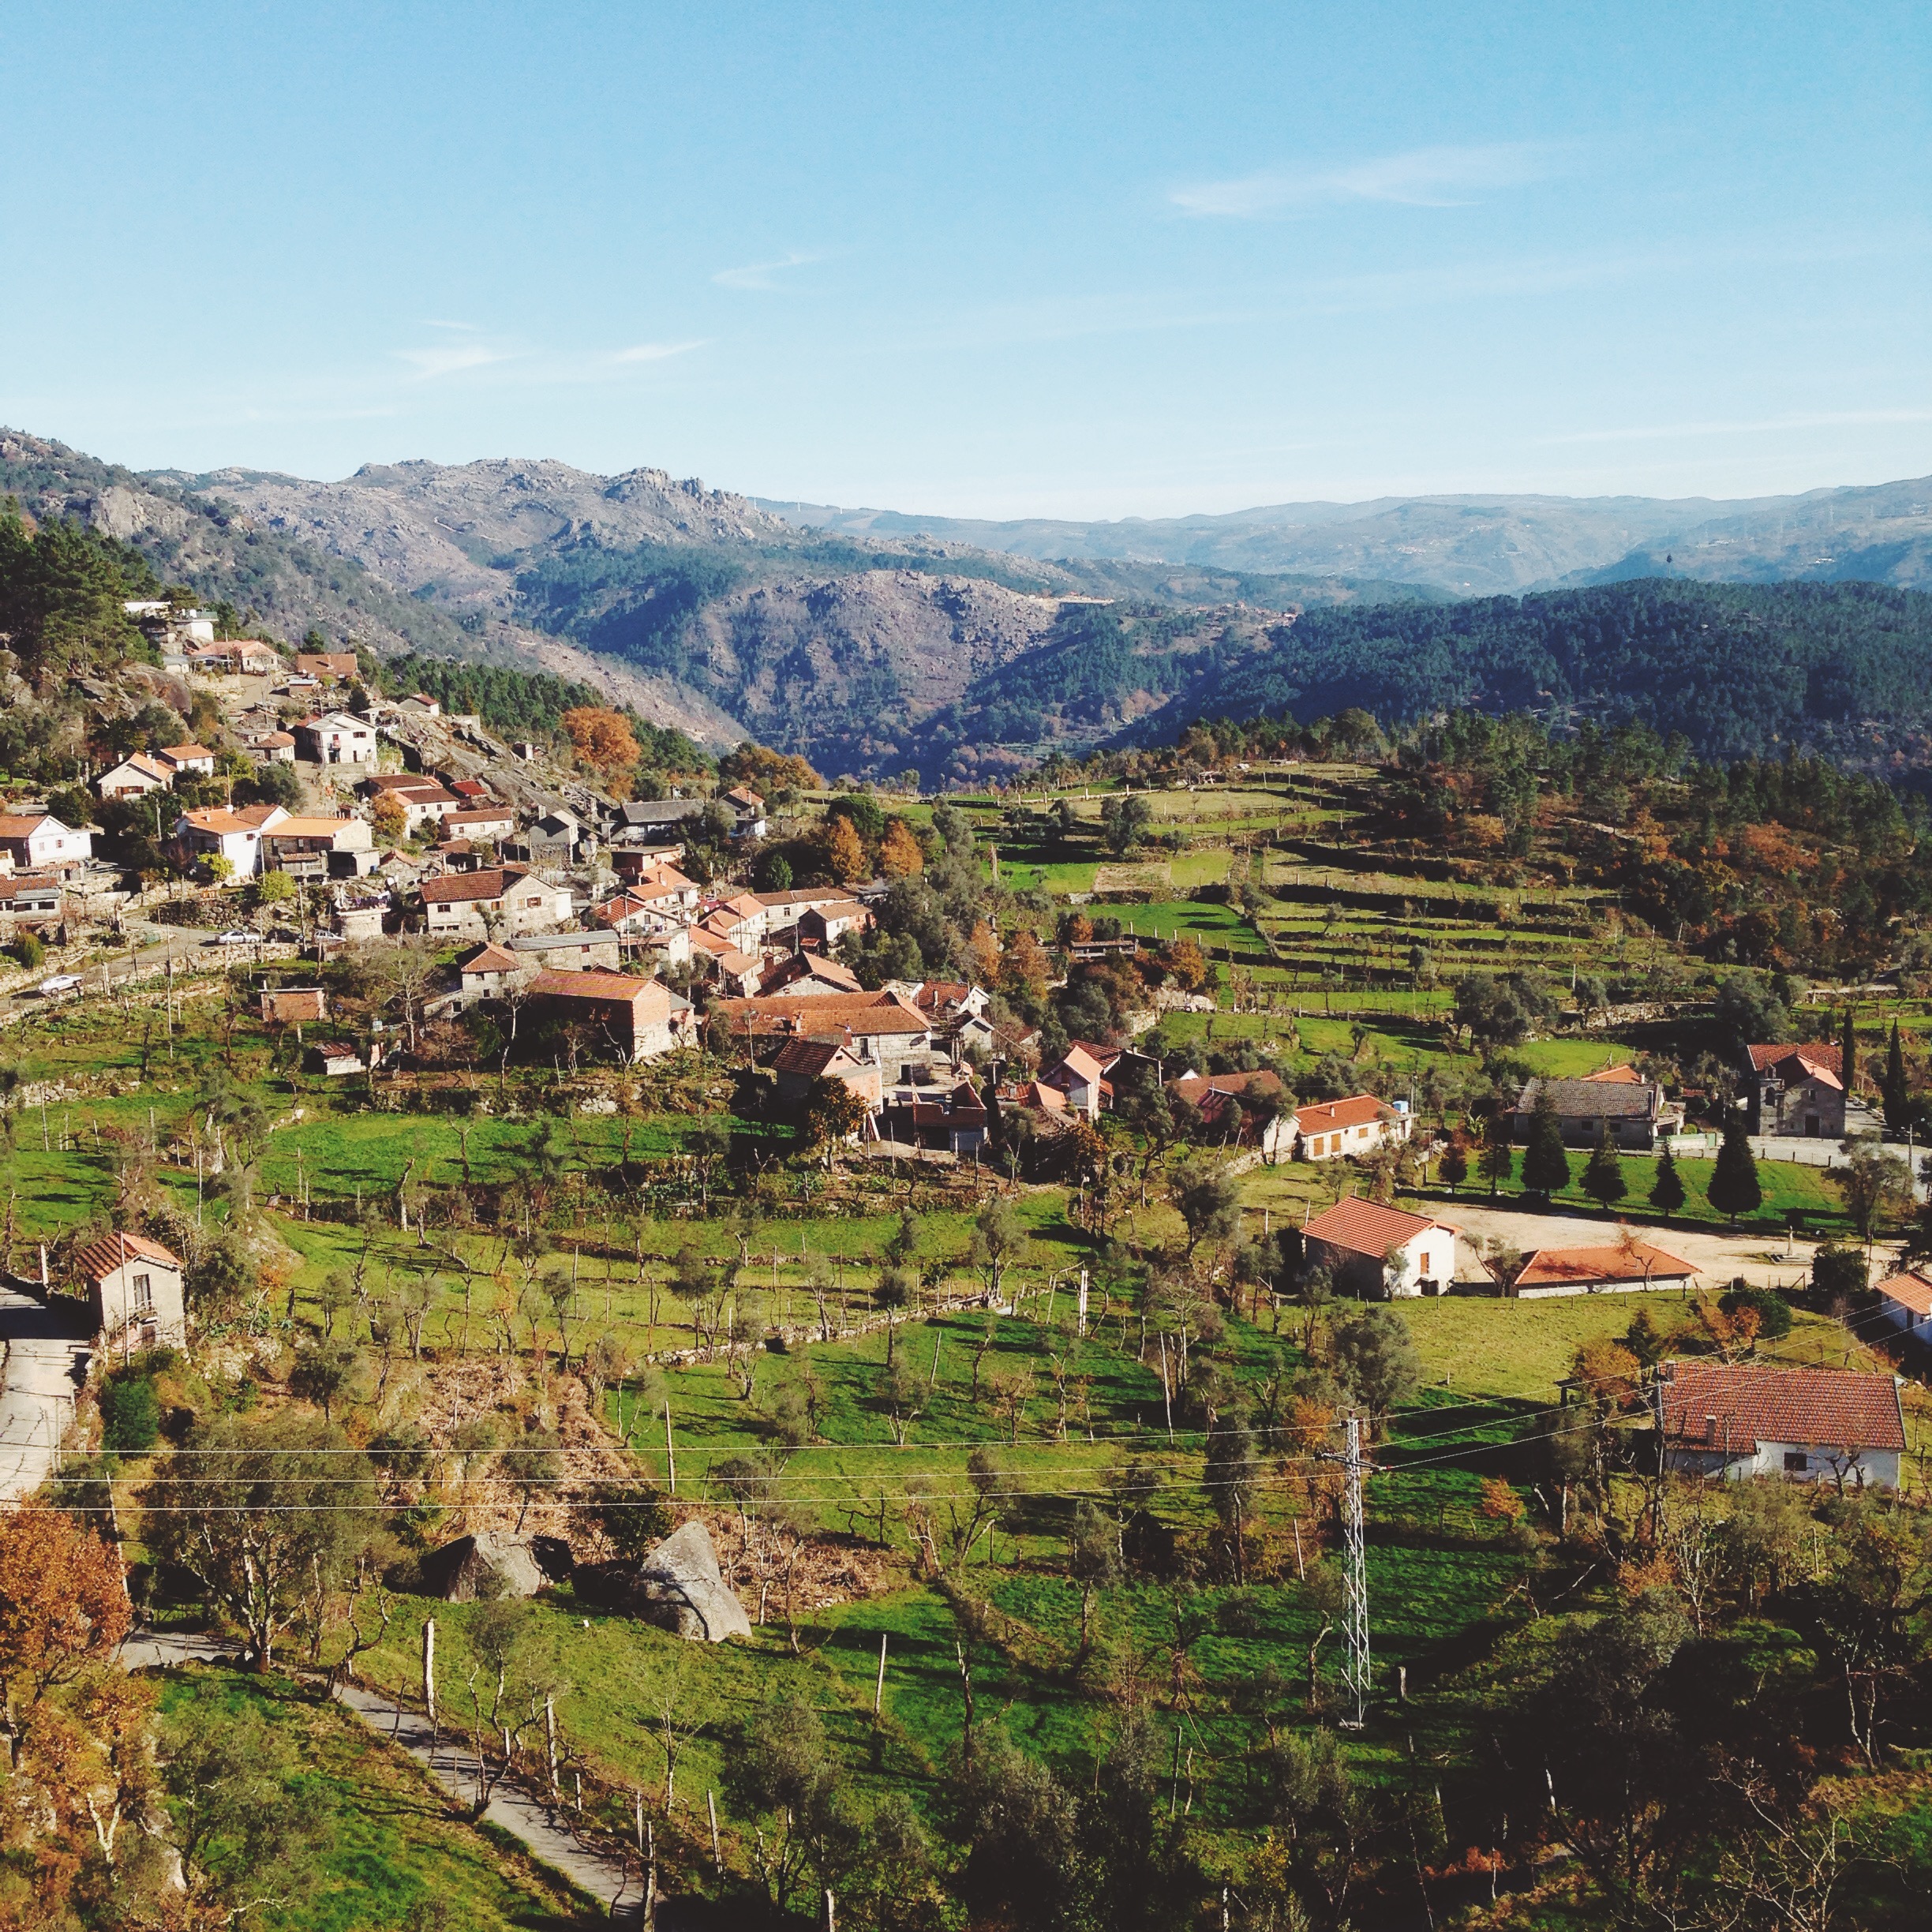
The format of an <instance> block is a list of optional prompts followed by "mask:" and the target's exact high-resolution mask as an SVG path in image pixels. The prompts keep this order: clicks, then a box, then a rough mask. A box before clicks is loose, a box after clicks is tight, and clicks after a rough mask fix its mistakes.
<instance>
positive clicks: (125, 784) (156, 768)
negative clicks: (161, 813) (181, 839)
mask: <svg viewBox="0 0 1932 1932" xmlns="http://www.w3.org/2000/svg"><path fill="white" fill-rule="evenodd" d="M290 742H291V743H292V742H293V740H291V741H290ZM173 783H174V773H173V771H172V770H171V769H170V768H169V767H168V766H166V765H163V763H162V762H161V761H160V759H159V758H155V757H153V756H151V755H150V754H148V752H145V751H137V752H135V753H134V754H133V756H132V757H130V758H123V759H122V761H121V762H120V763H119V764H118V765H117V766H114V768H113V769H112V770H110V771H104V772H103V773H101V775H100V776H99V777H98V778H96V779H95V781H94V795H95V797H96V798H104V799H118V798H145V797H146V796H148V793H149V792H165V791H166V790H167V788H168V787H169V786H170V785H171V784H173Z"/></svg>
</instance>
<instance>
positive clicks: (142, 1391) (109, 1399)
mask: <svg viewBox="0 0 1932 1932" xmlns="http://www.w3.org/2000/svg"><path fill="white" fill-rule="evenodd" d="M100 1411H101V1440H102V1442H103V1444H104V1445H105V1447H107V1448H109V1449H111V1450H113V1451H115V1452H116V1453H117V1454H118V1455H140V1453H141V1451H144V1450H147V1449H152V1447H154V1446H155V1442H156V1440H158V1439H159V1436H160V1434H161V1404H160V1402H159V1400H158V1399H157V1398H156V1397H155V1386H154V1383H152V1382H151V1381H150V1380H148V1377H147V1376H144V1375H129V1374H125V1373H118V1374H115V1375H112V1376H109V1377H108V1379H107V1384H106V1386H105V1387H103V1389H102V1390H101V1395H100Z"/></svg>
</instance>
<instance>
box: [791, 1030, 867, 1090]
mask: <svg viewBox="0 0 1932 1932" xmlns="http://www.w3.org/2000/svg"><path fill="white" fill-rule="evenodd" d="M844 1051H845V1047H844V1043H843V1042H842V1041H840V1040H835V1039H795V1040H787V1041H786V1042H785V1043H784V1045H783V1046H782V1047H780V1048H779V1049H778V1051H777V1054H776V1055H775V1056H774V1058H773V1061H772V1065H773V1067H774V1068H775V1069H777V1071H778V1072H779V1073H799V1074H803V1076H805V1077H806V1078H807V1079H808V1080H817V1079H818V1077H819V1076H821V1075H822V1073H824V1072H825V1070H826V1068H827V1067H829V1065H831V1064H832V1063H833V1061H835V1060H836V1059H837V1058H838V1057H839V1055H840V1054H842V1053H844ZM857 1064H858V1062H857V1061H853V1065H857Z"/></svg>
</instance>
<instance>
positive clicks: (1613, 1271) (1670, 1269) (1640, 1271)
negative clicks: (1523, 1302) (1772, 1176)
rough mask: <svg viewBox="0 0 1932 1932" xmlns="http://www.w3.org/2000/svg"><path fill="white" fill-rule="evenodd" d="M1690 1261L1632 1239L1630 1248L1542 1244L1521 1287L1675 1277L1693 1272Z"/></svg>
mask: <svg viewBox="0 0 1932 1932" xmlns="http://www.w3.org/2000/svg"><path fill="white" fill-rule="evenodd" d="M1696 1272H1697V1269H1696V1267H1694V1265H1693V1264H1691V1263H1690V1262H1688V1261H1684V1260H1679V1258H1678V1256H1676V1255H1674V1254H1668V1253H1667V1252H1665V1251H1664V1249H1661V1248H1653V1247H1652V1246H1651V1245H1650V1244H1649V1242H1648V1241H1633V1242H1632V1243H1631V1245H1630V1246H1629V1247H1628V1248H1621V1247H1617V1246H1614V1245H1612V1246H1611V1247H1608V1248H1539V1249H1537V1250H1536V1251H1535V1252H1534V1253H1533V1254H1532V1255H1531V1256H1529V1259H1528V1260H1526V1261H1525V1262H1524V1263H1523V1266H1522V1273H1521V1274H1520V1275H1518V1276H1517V1277H1516V1286H1518V1288H1542V1287H1554V1286H1560V1285H1563V1284H1565V1283H1568V1282H1624V1281H1656V1280H1658V1279H1664V1280H1676V1279H1677V1278H1678V1277H1679V1276H1681V1275H1694V1274H1696Z"/></svg>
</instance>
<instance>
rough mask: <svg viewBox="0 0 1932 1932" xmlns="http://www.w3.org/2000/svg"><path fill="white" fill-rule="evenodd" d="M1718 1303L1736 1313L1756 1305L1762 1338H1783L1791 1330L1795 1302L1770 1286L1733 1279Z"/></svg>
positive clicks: (1728, 1312)
mask: <svg viewBox="0 0 1932 1932" xmlns="http://www.w3.org/2000/svg"><path fill="white" fill-rule="evenodd" d="M1717 1305H1718V1307H1720V1309H1723V1310H1724V1312H1725V1314H1727V1315H1730V1316H1735V1315H1736V1313H1737V1312H1738V1311H1739V1309H1754V1310H1755V1311H1756V1312H1757V1316H1758V1340H1759V1341H1761V1342H1781V1341H1783V1340H1784V1338H1785V1336H1787V1335H1789V1334H1790V1333H1791V1326H1792V1312H1791V1304H1790V1303H1789V1302H1788V1301H1786V1300H1785V1299H1784V1297H1783V1296H1782V1295H1781V1294H1777V1293H1776V1292H1774V1291H1773V1290H1771V1289H1769V1288H1754V1287H1752V1286H1750V1283H1749V1282H1742V1281H1738V1282H1732V1284H1731V1286H1729V1287H1728V1288H1727V1289H1726V1290H1724V1293H1723V1294H1722V1295H1721V1296H1720V1297H1718V1301H1717Z"/></svg>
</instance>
